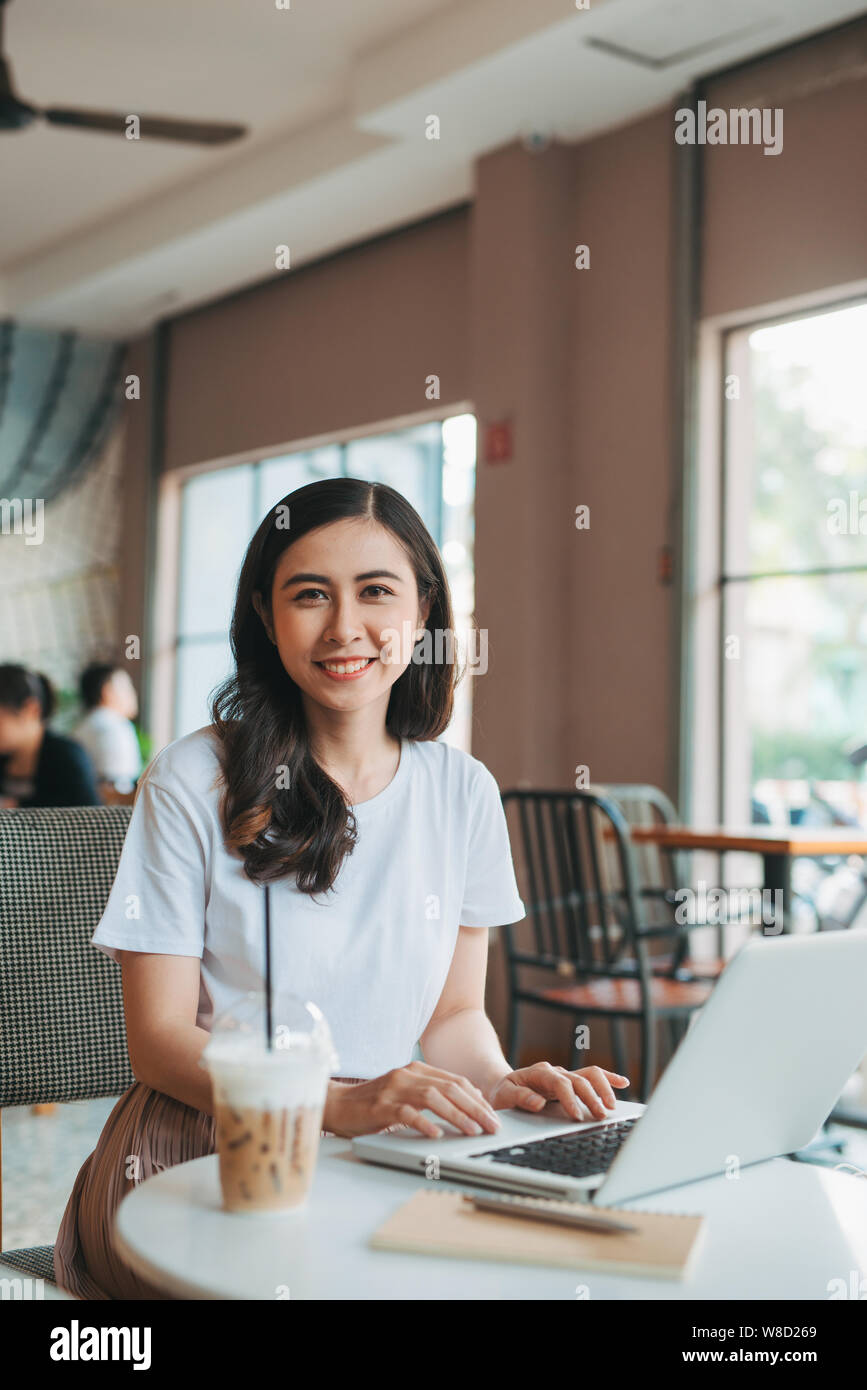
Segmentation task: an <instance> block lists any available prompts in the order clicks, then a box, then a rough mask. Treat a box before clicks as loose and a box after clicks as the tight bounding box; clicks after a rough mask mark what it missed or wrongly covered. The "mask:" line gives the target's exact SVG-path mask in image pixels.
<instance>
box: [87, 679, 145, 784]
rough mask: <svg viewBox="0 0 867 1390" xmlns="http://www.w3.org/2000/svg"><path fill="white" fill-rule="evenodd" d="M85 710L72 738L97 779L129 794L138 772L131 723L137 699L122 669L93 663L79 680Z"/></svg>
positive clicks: (139, 759) (137, 747)
mask: <svg viewBox="0 0 867 1390" xmlns="http://www.w3.org/2000/svg"><path fill="white" fill-rule="evenodd" d="M79 690H80V693H81V701H82V704H83V705H84V708H85V709H86V710H87V713H86V714H85V716H84V718H83V719H82V720H81V722H80V723H79V724H78V725H77V726H76V728H75V730H74V732H73V737H74V738H76V739H77V741H78V742H79V743H80V744H81V745H82V746H83V747H84V748H85V749H86V750H87V752H88V753H89V754H90V759H91V762H92V763H93V765H94V768H95V769H96V775H97V779H98V781H100V782H108V783H109V784H110V785H111V786H112V787H114V788H115V789H116V790H117V791H119V792H129V791H132V789H133V787H134V786H135V783H136V781H137V779H138V776H139V773H140V772H141V751H140V749H139V743H138V738H137V737H136V731H135V725H134V724H133V722H132V721H133V720H134V719H135V717H136V715H137V714H138V696H137V695H136V691H135V686H134V685H133V683H132V681H131V680H130V678H129V673H128V672H127V671H125V670H124V669H123V667H122V666H112V665H109V664H107V663H97V662H94V663H93V664H92V665H90V666H88V667H87V668H86V670H84V671H82V673H81V677H80V679H79Z"/></svg>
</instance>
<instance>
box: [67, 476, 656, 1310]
mask: <svg viewBox="0 0 867 1390" xmlns="http://www.w3.org/2000/svg"><path fill="white" fill-rule="evenodd" d="M426 629H427V631H428V633H430V634H432V635H433V634H436V633H437V632H439V633H440V634H441V640H440V642H439V643H437V642H435V641H430V640H425V639H424V633H425V630H426ZM452 629H453V620H452V612H451V603H450V598H449V591H448V585H447V582H446V577H445V574H444V571H443V567H442V562H441V559H440V556H439V553H438V551H437V549H436V546H435V545H434V543H433V541H432V539H431V537H430V535H429V534H428V532H427V530H426V529H425V527H424V524H423V522H422V521H421V518H420V517H419V516H418V514H417V513H416V512H415V511H414V510H413V508H412V507H411V506H410V505H409V503H408V502H407V501H406V500H405V498H403V497H402V496H401V495H400V494H399V493H398V492H395V491H394V490H393V489H391V488H389V487H386V486H384V485H382V484H378V483H366V482H362V481H360V480H358V479H354V478H346V479H335V480H332V481H327V482H319V483H311V484H310V485H309V486H307V487H303V488H300V489H299V490H298V491H297V492H294V493H292V494H290V496H288V497H286V498H284V499H283V502H282V503H279V504H277V505H276V506H275V507H274V508H273V509H272V511H271V512H270V513H269V514H268V516H267V517H266V518H265V520H264V521H263V522H262V524H261V526H260V527H259V529H258V531H257V532H256V535H255V536H254V537H253V540H252V542H251V543H250V546H249V549H248V551H247V555H246V558H245V561H244V565H243V568H242V571H241V577H240V581H239V585H238V593H237V598H236V603H235V611H234V616H233V620H232V648H233V652H234V657H235V664H236V670H235V674H234V676H233V677H232V678H231V679H230V680H229V681H227V682H226V683H225V685H224V686H223V687H222V688H221V689H220V690H219V691H218V692H217V695H216V697H215V699H214V701H213V705H212V717H213V723H212V724H211V725H209V726H207V727H205V728H203V729H200V730H198V732H196V733H194V734H190V735H188V736H187V737H186V738H182V739H179V740H178V741H177V742H175V743H173V744H171V745H169V747H168V748H166V749H164V751H163V752H162V753H161V754H160V755H159V756H158V757H157V758H156V759H155V760H154V761H153V762H152V763H151V765H150V767H149V769H148V771H147V773H146V774H145V776H144V778H143V779H142V781H141V782H140V784H139V790H138V793H137V798H136V804H135V807H134V810H133V815H132V819H131V822H130V828H129V832H128V835H127V838H126V842H125V845H124V849H123V854H122V856H121V861H120V865H119V869H118V874H117V878H116V881H115V884H114V887H113V889H112V893H111V896H110V898H109V901H108V904H107V906H106V909H105V913H104V915H103V917H102V920H101V922H100V924H99V927H98V929H97V931H96V933H95V935H94V938H93V940H94V943H95V944H96V945H97V946H99V947H100V949H102V950H104V951H106V952H107V953H108V954H109V955H111V956H113V957H114V958H115V959H118V960H120V962H121V967H122V972H123V990H124V1003H125V1012H126V1026H127V1036H128V1043H129V1055H130V1061H131V1063H132V1068H133V1071H134V1073H135V1076H136V1077H137V1078H138V1079H137V1081H136V1084H135V1085H134V1086H133V1087H132V1088H131V1089H130V1091H128V1092H127V1093H126V1095H124V1096H123V1097H121V1099H120V1101H119V1102H118V1105H117V1106H116V1107H115V1109H114V1111H113V1112H112V1115H111V1116H110V1118H109V1120H108V1122H107V1124H106V1127H105V1129H104V1131H103V1134H102V1136H101V1138H100V1140H99V1143H98V1146H97V1148H96V1150H95V1152H94V1153H93V1154H92V1155H91V1157H90V1158H89V1159H88V1160H87V1162H86V1163H85V1165H84V1167H83V1168H82V1170H81V1172H80V1173H79V1176H78V1179H77V1181H76V1185H75V1189H74V1191H73V1194H72V1197H71V1198H70V1202H69V1205H68V1207H67V1210H66V1214H65V1216H64V1219H63V1224H62V1226H61V1229H60V1234H59V1237H58V1242H57V1246H56V1248H55V1270H56V1274H57V1279H58V1283H59V1284H60V1286H61V1287H63V1288H66V1289H69V1290H70V1291H71V1292H72V1293H76V1294H79V1295H80V1296H82V1297H85V1298H99V1297H103V1298H104V1297H159V1295H158V1294H157V1293H156V1292H155V1291H154V1290H150V1289H148V1288H147V1286H146V1285H143V1284H142V1282H141V1281H140V1280H139V1279H137V1278H136V1277H135V1276H134V1275H133V1274H132V1273H131V1272H130V1271H129V1270H128V1269H127V1268H126V1266H124V1265H123V1263H122V1261H120V1260H119V1259H118V1258H117V1256H116V1255H115V1254H114V1251H113V1250H112V1247H111V1240H110V1229H111V1220H112V1218H113V1214H114V1209H115V1207H116V1206H117V1204H118V1202H119V1201H120V1199H121V1198H122V1197H123V1195H124V1194H125V1192H126V1191H128V1190H129V1189H130V1187H132V1185H133V1184H134V1182H135V1181H137V1180H141V1179H143V1178H146V1177H148V1176H149V1175H150V1173H152V1172H153V1171H155V1169H157V1168H161V1167H168V1166H170V1165H171V1164H173V1163H178V1162H182V1161H184V1160H186V1159H190V1158H194V1157H198V1156H199V1155H201V1154H205V1153H210V1152H212V1151H213V1149H214V1122H213V1118H212V1099H211V1091H210V1083H209V1081H208V1078H207V1075H206V1073H205V1072H204V1070H203V1069H202V1068H201V1067H200V1065H199V1058H200V1055H201V1052H202V1049H203V1048H204V1046H205V1044H206V1043H207V1041H208V1036H209V1029H210V1028H211V1025H212V1021H213V1018H214V1016H215V1014H216V1013H219V1012H221V1011H222V1010H223V1009H224V1008H225V1007H226V1006H227V1005H229V1004H230V1003H231V1002H232V1000H233V999H234V998H235V997H236V996H237V995H238V993H239V992H244V991H248V990H251V989H261V988H262V986H263V974H264V963H263V895H264V887H263V885H264V884H266V883H269V884H271V898H272V932H273V938H274V939H273V945H272V957H273V959H272V969H273V972H274V979H275V984H276V986H277V988H283V989H287V990H290V991H291V992H292V993H294V994H296V995H299V996H301V997H302V998H305V999H312V1000H313V1001H314V1002H315V1003H317V1004H318V1005H319V1007H320V1008H321V1009H322V1011H323V1013H324V1014H325V1017H326V1019H327V1020H328V1023H329V1025H330V1027H331V1032H332V1035H333V1038H334V1042H335V1046H336V1050H337V1053H338V1055H339V1057H340V1072H341V1076H340V1077H338V1078H335V1079H333V1080H332V1081H331V1083H330V1084H329V1088H328V1094H327V1099H326V1105H325V1114H324V1119H323V1124H324V1126H325V1130H326V1132H330V1133H333V1134H337V1135H342V1136H351V1135H355V1134H364V1133H369V1132H373V1131H377V1130H380V1129H383V1128H387V1127H389V1126H391V1125H395V1124H405V1125H409V1126H411V1127H412V1128H413V1129H416V1130H418V1131H419V1133H421V1134H425V1135H429V1136H431V1137H436V1136H438V1135H439V1134H440V1133H441V1132H442V1130H441V1128H440V1126H439V1125H438V1124H437V1123H434V1122H433V1121H432V1120H431V1119H430V1118H429V1117H428V1116H427V1115H425V1114H424V1113H423V1112H424V1111H429V1112H432V1113H433V1114H434V1115H435V1116H437V1117H438V1119H440V1120H444V1121H447V1122H448V1123H450V1124H452V1125H454V1126H456V1127H457V1128H458V1129H460V1130H462V1131H464V1132H465V1133H467V1134H480V1133H483V1132H484V1133H488V1134H494V1133H496V1130H497V1128H498V1125H499V1121H498V1120H497V1117H496V1111H497V1110H499V1109H505V1108H509V1107H511V1106H518V1107H521V1108H523V1109H528V1110H541V1109H542V1108H543V1107H544V1105H545V1104H546V1102H548V1101H549V1100H550V1101H559V1102H560V1104H561V1106H562V1107H563V1109H564V1110H565V1112H566V1113H567V1114H569V1115H570V1116H574V1117H575V1118H576V1119H578V1118H586V1117H587V1114H588V1112H589V1114H590V1115H593V1116H599V1117H601V1116H604V1115H605V1114H606V1113H607V1110H606V1107H607V1108H609V1109H610V1108H611V1107H613V1105H614V1090H613V1089H612V1088H617V1087H623V1086H626V1085H628V1084H629V1083H628V1081H627V1080H626V1078H624V1077H618V1076H616V1075H615V1074H614V1073H611V1072H605V1071H603V1070H601V1069H600V1068H599V1067H587V1068H584V1069H583V1070H582V1071H576V1072H568V1071H566V1070H564V1069H563V1068H562V1067H553V1066H551V1065H550V1064H549V1063H547V1062H539V1063H536V1064H535V1065H533V1066H529V1067H524V1068H521V1069H520V1070H518V1071H513V1070H512V1069H511V1068H510V1066H509V1064H508V1062H507V1061H506V1059H505V1057H504V1056H503V1053H502V1051H501V1049H500V1045H499V1043H498V1041H497V1037H496V1034H495V1032H494V1029H493V1027H492V1025H491V1023H490V1021H489V1020H488V1018H487V1017H486V1015H485V1011H484V992H485V969H486V963H487V949H488V933H487V930H486V928H488V927H492V926H498V925H501V924H503V923H507V922H514V921H518V920H520V919H521V918H522V917H523V916H524V908H523V904H522V903H521V900H520V898H519V896H518V891H517V887H516V884H515V876H514V871H513V867H512V860H511V855H510V850H509V842H508V835H507V831H506V822H505V817H504V814H503V809H502V805H501V802H500V798H499V792H498V790H497V785H496V783H495V781H494V779H493V777H492V776H491V774H490V773H489V772H488V771H487V769H486V768H485V767H484V766H483V765H482V764H481V763H480V762H478V761H477V760H476V759H475V758H472V757H470V756H469V755H468V754H466V753H462V752H460V751H458V750H456V749H453V748H451V747H450V746H449V745H447V744H445V743H443V742H441V741H439V735H440V734H442V732H443V730H444V729H445V728H446V726H447V725H448V722H449V719H450V716H451V712H452V698H453V691H454V684H455V677H456V672H455V668H454V665H453V664H449V663H448V662H445V661H442V660H440V661H436V660H427V659H425V660H420V661H418V660H413V659H412V656H413V651H414V650H415V648H414V645H413V638H415V639H419V641H420V644H421V645H419V647H418V652H417V653H416V654H417V655H418V654H423V653H425V651H427V653H428V655H429V654H430V652H431V651H432V652H433V653H436V652H437V651H439V652H440V653H442V652H443V650H445V651H447V652H448V651H449V650H450V647H449V643H448V641H447V640H445V638H444V637H442V634H446V633H448V634H451V632H452ZM407 637H408V638H409V641H407V640H405V638H407ZM480 929H481V930H480ZM416 1043H420V1045H421V1049H422V1051H423V1055H424V1058H425V1060H424V1062H421V1061H411V1060H410V1058H411V1056H412V1052H413V1049H414V1047H415V1044H416Z"/></svg>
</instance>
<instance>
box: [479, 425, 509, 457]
mask: <svg viewBox="0 0 867 1390" xmlns="http://www.w3.org/2000/svg"><path fill="white" fill-rule="evenodd" d="M511 457H512V422H511V420H495V421H493V422H492V423H489V424H487V425H485V434H484V444H483V448H482V458H483V459H484V461H485V463H506V462H507V461H508V460H509V459H510V458H511Z"/></svg>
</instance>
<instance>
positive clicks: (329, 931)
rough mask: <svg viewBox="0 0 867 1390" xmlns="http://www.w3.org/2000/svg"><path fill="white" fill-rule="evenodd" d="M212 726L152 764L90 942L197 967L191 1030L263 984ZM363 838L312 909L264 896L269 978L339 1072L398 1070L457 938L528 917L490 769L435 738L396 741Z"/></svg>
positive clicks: (256, 900) (252, 899) (248, 891)
mask: <svg viewBox="0 0 867 1390" xmlns="http://www.w3.org/2000/svg"><path fill="white" fill-rule="evenodd" d="M220 775H221V774H220V765H219V761H218V756H217V744H216V736H215V734H214V732H213V730H212V728H211V726H210V725H209V726H206V727H205V728H203V729H199V730H197V731H196V733H194V734H188V735H187V736H186V738H181V739H178V740H177V741H176V742H175V743H172V744H170V745H169V746H168V747H167V748H165V749H164V750H163V751H162V753H160V754H159V755H158V757H156V758H155V759H154V760H153V761H152V762H151V764H150V765H149V767H148V769H147V772H146V773H145V775H144V777H143V779H142V782H141V784H140V789H139V793H138V797H137V800H136V803H135V806H134V808H133V813H132V817H131V819H130V825H129V830H128V832H127V836H126V841H125V843H124V847H123V852H122V854H121V859H120V864H119V867H118V872H117V877H116V879H115V882H114V886H113V888H112V891H111V895H110V897H109V900H108V903H107V904H106V908H105V912H104V913H103V916H102V919H101V921H100V923H99V926H98V928H97V930H96V932H95V933H94V936H93V943H94V945H96V946H98V947H99V948H100V949H101V950H104V951H105V952H106V954H107V955H110V956H112V957H113V958H114V959H116V958H117V957H116V955H115V952H116V950H118V949H121V950H126V951H150V952H155V953H158V954H164V955H180V956H198V957H200V958H201V962H202V968H201V980H200V990H199V1009H198V1016H197V1020H196V1021H197V1023H198V1025H199V1027H201V1028H205V1029H207V1030H208V1031H210V1028H211V1023H212V1021H213V1018H214V1016H215V1015H217V1014H219V1013H221V1012H222V1011H223V1009H224V1008H226V1007H227V1006H228V1005H230V1004H231V1003H232V1002H233V1001H234V1000H235V998H236V997H237V995H238V993H239V992H246V991H248V990H261V989H262V988H263V985H264V969H265V966H264V911H265V901H264V900H265V890H264V888H263V887H261V886H260V885H258V884H255V883H253V882H251V880H250V879H248V878H247V876H246V874H245V872H244V867H243V861H242V860H241V858H240V856H238V855H237V854H235V853H234V852H229V851H228V850H227V849H226V847H225V844H224V841H223V834H222V829H221V826H220V822H219V810H218V801H219V788H218V785H217V781H218V778H219V777H220ZM353 813H354V815H355V819H356V824H357V827H358V840H357V843H356V846H355V849H354V850H353V852H352V854H350V855H348V856H347V858H346V859H344V861H343V864H342V866H341V868H340V872H339V874H338V876H337V880H336V882H335V885H334V888H333V889H332V890H331V892H330V893H329V894H327V895H324V896H323V895H317V896H316V899H315V901H314V899H313V898H311V897H310V896H309V895H308V894H305V893H301V892H299V891H298V889H297V887H296V886H295V883H294V881H293V880H289V879H283V880H280V881H278V882H276V883H272V885H271V934H272V947H271V950H272V972H273V973H272V978H273V982H274V987H275V989H282V990H288V991H289V992H291V993H292V994H296V995H299V996H300V997H301V998H302V999H305V1000H312V1001H313V1002H314V1003H315V1004H318V1006H319V1008H320V1009H321V1010H322V1012H323V1014H324V1015H325V1017H326V1019H327V1021H328V1024H329V1026H330V1028H331V1033H332V1037H333V1039H334V1044H335V1047H336V1050H337V1053H338V1056H339V1066H338V1067H337V1069H336V1070H335V1071H334V1072H333V1075H335V1076H337V1075H340V1076H361V1077H374V1076H381V1075H382V1074H383V1073H384V1072H386V1071H389V1070H390V1069H391V1068H392V1067H399V1066H406V1065H407V1063H408V1062H409V1061H411V1059H412V1052H413V1048H414V1047H415V1045H416V1043H417V1042H418V1040H419V1038H420V1037H421V1034H422V1033H423V1031H424V1029H425V1028H426V1026H427V1024H428V1022H429V1020H430V1018H431V1015H432V1013H433V1011H434V1009H435V1007H436V1004H437V1002H438V1000H439V997H440V994H441V993H442V989H443V985H444V984H445V980H446V976H447V975H448V971H449V966H450V965H451V960H452V955H453V953H454V949H455V944H456V941H457V937H458V928H459V927H460V926H465V927H493V926H501V925H503V924H505V923H508V922H517V921H520V920H521V918H522V917H523V916H524V915H525V910H524V905H523V903H522V902H521V899H520V897H519V895H518V888H517V884H516V882H515V873H514V868H513V865H512V856H511V851H510V847H509V838H508V832H507V829H506V819H505V815H504V813H503V807H502V803H501V801H500V794H499V791H498V789H497V784H496V782H495V781H494V778H493V777H492V776H491V773H490V772H489V771H488V770H487V768H486V767H485V766H484V765H483V764H482V763H480V762H479V761H478V759H476V758H473V757H471V756H470V755H469V754H468V753H464V752H462V751H461V750H459V749H456V748H453V747H451V746H450V745H449V744H446V743H442V742H440V741H439V740H434V741H431V742H425V743H417V742H413V741H411V740H408V739H404V740H403V742H402V745H401V757H400V763H399V765H398V769H397V772H396V774H395V776H394V777H393V779H392V781H391V782H390V783H389V784H388V786H387V787H385V788H384V789H383V790H382V791H381V792H380V793H379V794H378V795H377V796H374V797H372V798H371V800H369V801H364V802H361V803H359V804H358V805H356V806H354V807H353Z"/></svg>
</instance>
